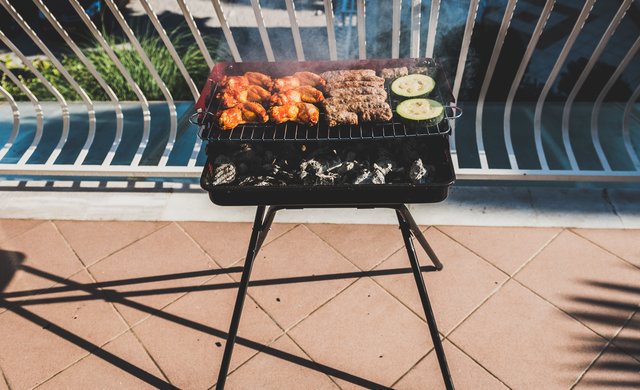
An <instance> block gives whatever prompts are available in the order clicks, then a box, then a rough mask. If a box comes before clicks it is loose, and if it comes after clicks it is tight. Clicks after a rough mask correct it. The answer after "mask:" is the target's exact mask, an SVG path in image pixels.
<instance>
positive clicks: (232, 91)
mask: <svg viewBox="0 0 640 390" xmlns="http://www.w3.org/2000/svg"><path fill="white" fill-rule="evenodd" d="M217 97H218V98H219V99H221V100H222V105H223V106H224V107H227V108H231V107H235V106H237V105H238V104H241V103H246V102H256V103H260V102H264V101H268V100H269V98H270V97H271V93H270V92H269V91H267V90H266V89H264V88H262V87H261V86H259V85H249V86H248V87H240V88H226V89H225V90H224V91H223V92H220V93H218V96H217Z"/></svg>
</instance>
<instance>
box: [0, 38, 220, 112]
mask: <svg viewBox="0 0 640 390" xmlns="http://www.w3.org/2000/svg"><path fill="white" fill-rule="evenodd" d="M136 36H137V38H138V40H139V41H140V44H141V45H142V47H143V49H144V51H145V53H146V54H147V56H148V57H149V59H150V60H151V62H152V63H153V65H154V67H155V68H156V70H157V71H158V74H159V75H160V77H161V78H162V80H163V81H164V83H165V84H166V85H167V87H168V88H169V90H170V91H171V94H172V96H173V98H174V99H175V100H192V99H193V95H192V94H191V91H190V90H189V87H188V86H187V83H186V82H185V80H184V78H183V77H182V74H181V73H180V71H179V69H178V66H177V65H176V63H175V61H173V59H172V58H171V55H170V54H169V51H168V50H167V48H166V47H165V46H164V43H163V42H162V40H161V39H160V37H159V36H157V35H155V34H154V33H152V32H150V31H149V30H146V31H144V32H143V33H141V34H136ZM169 37H170V39H171V42H172V43H173V46H174V47H175V49H176V51H177V52H178V54H179V55H180V58H181V59H182V62H183V63H184V65H185V67H186V69H187V71H188V72H189V74H190V75H191V78H192V79H193V81H194V82H195V83H196V86H197V87H198V88H201V87H202V86H203V85H204V82H205V80H206V78H207V76H208V74H209V67H208V65H207V63H206V62H205V60H204V58H203V56H202V54H201V53H200V50H199V48H198V46H197V45H195V44H194V43H192V40H191V38H190V34H189V33H188V32H181V31H180V30H174V31H173V32H171V33H169ZM107 40H108V42H109V44H110V46H111V47H112V48H113V50H114V52H115V53H116V55H117V56H118V58H119V59H120V62H122V64H123V65H124V67H125V68H126V69H127V70H128V71H129V73H130V74H131V77H132V78H133V79H134V80H135V81H136V83H137V84H138V85H139V86H140V89H142V91H143V93H144V94H145V96H146V97H147V99H148V100H165V98H164V95H162V93H161V91H160V88H159V87H158V85H157V84H156V82H155V81H154V80H153V77H152V76H151V74H150V73H149V71H148V70H147V68H146V66H145V65H144V63H143V62H142V60H141V59H140V56H138V54H137V53H136V51H135V50H134V49H133V47H131V44H130V43H129V41H127V40H126V39H123V38H115V37H108V38H107ZM205 42H206V40H205ZM206 43H207V47H216V46H217V45H214V43H213V42H210V41H209V42H206ZM82 52H83V53H84V54H85V55H86V56H87V58H88V59H89V61H91V63H93V65H94V66H95V67H96V69H97V70H98V72H99V73H100V74H101V75H102V76H103V78H104V79H105V80H106V82H107V83H108V84H109V86H110V87H111V88H112V89H113V91H114V92H115V94H116V95H117V96H118V98H119V99H120V100H138V98H137V97H136V95H135V93H134V92H133V90H132V89H131V88H130V86H129V83H128V82H127V81H126V80H125V78H124V77H123V76H122V74H121V73H120V71H119V70H118V68H117V67H116V65H115V63H114V62H113V61H111V59H110V58H109V57H108V56H107V54H106V53H105V51H104V50H103V49H102V48H101V47H100V46H99V45H98V43H97V42H96V43H95V45H94V46H85V47H82ZM213 57H214V60H218V59H219V58H222V57H226V56H225V54H224V52H223V51H220V50H219V49H217V50H216V53H214V55H213ZM58 58H59V59H60V62H62V64H63V65H64V67H65V68H66V69H67V71H68V72H69V73H70V74H71V76H73V78H74V79H75V80H76V81H77V82H78V83H79V84H80V85H81V86H82V88H83V89H84V90H85V91H86V92H87V94H88V95H89V97H91V99H93V100H96V101H104V100H109V98H108V96H107V94H106V93H105V91H104V90H103V89H102V87H101V86H100V85H99V84H98V82H97V81H96V80H95V79H94V77H93V76H92V75H91V73H89V71H88V70H87V69H86V67H85V66H84V65H83V64H82V62H80V60H78V58H77V57H75V56H73V55H66V54H63V55H61V56H58ZM0 61H2V62H4V63H5V65H6V66H7V67H8V68H9V69H11V70H12V71H13V72H14V73H15V74H16V75H17V77H18V78H19V79H20V80H21V81H22V83H24V84H25V85H26V86H27V87H28V88H29V89H30V90H31V91H32V92H33V93H34V95H36V97H37V98H38V99H40V100H55V98H54V96H53V95H52V94H51V93H50V92H49V91H48V90H47V88H46V87H45V85H44V84H43V83H41V82H40V81H39V80H38V79H37V78H36V77H35V75H33V74H32V73H31V72H30V71H29V70H28V69H27V67H26V66H24V65H23V64H16V63H13V62H12V61H11V59H10V57H9V56H5V57H4V58H2V59H0ZM33 64H34V66H35V67H36V69H38V71H40V73H42V74H43V76H44V77H45V78H46V79H47V80H49V82H51V84H53V86H55V88H56V89H58V91H60V93H61V94H62V95H63V96H64V97H65V99H67V100H70V101H78V100H80V96H79V95H78V94H77V93H76V92H75V90H74V89H73V88H72V87H71V85H70V84H69V83H68V82H67V80H66V79H65V78H64V77H63V76H62V75H61V74H60V72H59V71H58V70H57V69H56V68H55V66H53V64H52V63H51V61H49V60H47V59H44V58H37V59H35V60H34V61H33ZM0 83H1V85H2V87H4V88H5V89H6V90H7V91H8V92H9V93H10V94H11V95H12V96H13V97H14V99H16V100H28V98H27V96H26V95H25V94H24V93H23V92H22V91H21V90H20V89H19V88H18V87H17V86H16V85H15V84H14V83H13V82H12V81H11V80H10V79H9V77H7V75H4V74H3V75H2V79H0Z"/></svg>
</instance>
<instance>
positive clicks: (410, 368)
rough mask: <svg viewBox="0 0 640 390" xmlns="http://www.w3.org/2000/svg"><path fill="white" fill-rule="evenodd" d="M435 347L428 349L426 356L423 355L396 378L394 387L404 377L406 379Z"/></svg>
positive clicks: (392, 385) (392, 386)
mask: <svg viewBox="0 0 640 390" xmlns="http://www.w3.org/2000/svg"><path fill="white" fill-rule="evenodd" d="M434 350H435V349H434V348H431V349H430V350H429V351H427V353H426V354H424V356H422V357H421V358H419V359H418V361H416V362H415V363H414V364H413V365H412V366H411V367H409V369H408V370H407V371H405V372H404V373H403V374H402V375H400V377H399V378H398V379H396V380H395V381H394V382H393V383H392V384H391V386H389V387H391V388H392V389H393V388H394V386H395V385H397V384H398V382H400V381H401V380H402V379H404V378H405V377H406V376H407V375H409V373H410V372H411V370H413V369H414V368H416V367H417V366H418V364H420V363H422V362H423V361H424V360H425V359H426V358H427V356H429V355H430V354H431V352H433V351H434Z"/></svg>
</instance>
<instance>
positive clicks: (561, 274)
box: [516, 231, 640, 337]
mask: <svg viewBox="0 0 640 390" xmlns="http://www.w3.org/2000/svg"><path fill="white" fill-rule="evenodd" d="M516 279H517V280H519V281H520V282H521V283H523V284H524V285H526V286H527V287H529V288H530V289H532V290H533V291H535V292H536V293H538V294H540V295H541V296H543V297H545V299H548V300H549V301H551V302H553V303H554V304H555V305H557V306H558V307H560V308H562V309H563V310H565V311H566V312H568V313H570V314H571V315H573V316H574V317H575V318H578V319H580V321H582V322H584V323H585V324H587V325H588V326H589V327H590V328H591V329H593V330H595V331H596V332H598V333H600V334H601V335H603V336H605V337H611V336H613V334H615V332H616V331H618V329H620V327H621V326H622V324H623V323H624V322H625V321H626V319H627V318H629V315H630V314H631V313H632V312H633V311H634V310H635V308H636V307H637V305H638V304H639V303H640V296H639V295H638V292H637V288H638V286H639V285H640V270H638V269H637V268H635V267H633V266H630V265H629V264H627V263H625V262H623V261H622V260H620V259H618V258H616V257H615V256H613V255H611V254H609V253H607V252H606V251H604V250H602V249H600V248H598V247H597V246H595V245H593V244H592V243H590V242H589V241H587V240H585V239H584V238H582V237H579V236H577V235H576V234H574V233H572V232H570V231H564V232H562V233H561V234H560V235H559V236H558V237H557V238H556V239H555V240H554V241H553V242H552V243H551V244H549V246H547V247H546V248H545V249H544V250H543V251H542V252H541V253H540V254H539V255H538V256H537V257H536V258H535V259H533V260H532V261H531V262H530V263H529V264H527V266H526V267H525V268H524V269H523V270H522V271H521V272H519V273H518V274H517V275H516ZM630 289H631V290H630Z"/></svg>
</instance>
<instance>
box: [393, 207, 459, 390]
mask: <svg viewBox="0 0 640 390" xmlns="http://www.w3.org/2000/svg"><path fill="white" fill-rule="evenodd" d="M402 208H403V209H402ZM402 208H398V209H396V214H397V216H398V223H399V224H400V230H401V231H402V237H403V238H404V245H405V247H406V248H407V254H408V255H409V262H410V263H411V269H412V270H413V276H414V278H415V280H416V285H417V286H418V293H420V300H421V301H422V308H423V309H424V315H425V317H426V319H427V324H428V325H429V332H430V333H431V340H433V346H434V348H435V350H436V356H437V357H438V363H439V364H440V372H442V379H443V380H444V384H445V387H446V388H447V390H453V382H452V380H451V373H450V372H449V365H448V364H447V357H446V356H445V354H444V349H443V348H442V342H441V341H440V335H439V334H438V326H437V324H436V319H435V317H434V315H433V310H432V309H431V303H430V302H429V295H428V294H427V287H426V286H425V284H424V279H423V278H422V272H421V271H420V262H419V261H418V256H417V255H416V250H415V248H414V246H413V241H412V240H411V231H412V229H411V223H410V222H409V221H413V218H411V219H410V220H407V218H405V215H406V214H408V215H409V217H411V214H409V210H407V208H406V207H405V206H402ZM413 224H414V225H415V222H413ZM422 238H423V239H424V236H422ZM421 244H422V242H421ZM425 244H426V239H425ZM427 247H428V248H429V249H431V247H430V246H428V244H427ZM425 249H426V248H425ZM431 252H433V250H431ZM427 253H429V252H427ZM434 256H435V253H434ZM432 260H433V258H432ZM436 260H437V258H436ZM436 267H437V265H436Z"/></svg>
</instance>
